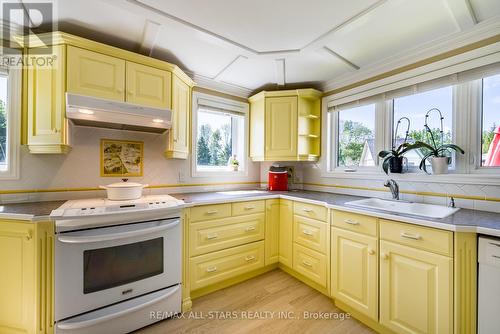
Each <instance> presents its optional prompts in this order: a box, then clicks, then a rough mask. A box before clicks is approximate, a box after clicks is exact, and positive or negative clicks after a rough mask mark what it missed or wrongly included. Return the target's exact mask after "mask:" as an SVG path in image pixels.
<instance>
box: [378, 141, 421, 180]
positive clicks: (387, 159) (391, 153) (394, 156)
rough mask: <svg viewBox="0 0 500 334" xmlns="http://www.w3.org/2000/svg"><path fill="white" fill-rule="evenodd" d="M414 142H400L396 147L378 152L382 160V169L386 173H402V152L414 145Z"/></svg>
mask: <svg viewBox="0 0 500 334" xmlns="http://www.w3.org/2000/svg"><path fill="white" fill-rule="evenodd" d="M413 146H414V144H410V143H402V144H401V145H399V146H398V147H397V148H396V149H394V148H393V149H392V150H384V151H380V152H379V153H378V156H379V157H380V158H382V159H384V161H383V162H382V169H383V170H384V172H385V173H386V174H389V171H391V173H402V172H403V159H404V156H403V155H404V154H405V153H406V152H408V151H410V150H412V149H413V148H414V147H413Z"/></svg>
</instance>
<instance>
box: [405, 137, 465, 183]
mask: <svg viewBox="0 0 500 334" xmlns="http://www.w3.org/2000/svg"><path fill="white" fill-rule="evenodd" d="M431 138H432V140H431V141H432V144H427V143H424V142H421V141H417V142H415V144H413V146H414V147H413V148H414V149H420V150H422V151H423V154H424V156H423V157H422V160H421V161H420V165H419V168H420V169H421V170H423V171H424V172H426V173H427V174H428V173H429V172H427V165H426V161H427V159H429V158H432V157H436V158H450V156H449V155H447V153H450V152H452V151H455V152H459V153H461V154H464V153H465V151H464V150H463V149H462V148H460V146H458V145H455V144H442V145H437V144H436V141H435V140H434V138H433V137H432V135H431Z"/></svg>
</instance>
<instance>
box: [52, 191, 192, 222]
mask: <svg viewBox="0 0 500 334" xmlns="http://www.w3.org/2000/svg"><path fill="white" fill-rule="evenodd" d="M183 204H184V202H183V201H181V200H178V199H176V198H174V197H172V196H169V195H149V196H143V197H141V198H139V199H136V200H128V201H111V200H108V199H106V198H89V199H78V200H69V201H67V202H65V203H64V204H63V205H61V206H60V207H59V208H57V209H56V210H53V211H52V213H51V217H56V218H57V217H62V218H64V217H82V216H94V215H103V214H112V213H121V212H135V211H145V210H155V209H167V208H175V207H180V206H181V205H183Z"/></svg>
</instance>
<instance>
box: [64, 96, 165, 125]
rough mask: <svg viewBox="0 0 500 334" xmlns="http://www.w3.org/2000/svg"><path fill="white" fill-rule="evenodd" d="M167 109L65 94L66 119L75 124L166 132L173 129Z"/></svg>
mask: <svg viewBox="0 0 500 334" xmlns="http://www.w3.org/2000/svg"><path fill="white" fill-rule="evenodd" d="M171 115H172V112H171V111H170V110H168V109H160V108H152V107H143V106H139V105H136V104H132V103H126V102H117V101H111V100H105V99H99V98H95V97H90V96H83V95H76V94H70V93H66V117H67V118H68V119H70V120H71V121H72V122H73V124H75V125H83V126H93V127H101V128H109V129H118V130H133V131H141V132H153V133H163V132H165V131H166V130H168V129H170V128H171V127H172V123H171Z"/></svg>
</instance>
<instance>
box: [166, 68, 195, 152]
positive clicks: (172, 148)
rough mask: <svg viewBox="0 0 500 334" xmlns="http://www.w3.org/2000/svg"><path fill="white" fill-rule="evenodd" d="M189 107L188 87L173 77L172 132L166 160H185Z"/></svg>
mask: <svg viewBox="0 0 500 334" xmlns="http://www.w3.org/2000/svg"><path fill="white" fill-rule="evenodd" d="M190 105H191V89H190V87H189V86H188V85H187V84H186V83H184V82H183V81H182V80H181V79H179V78H178V77H177V76H176V75H174V76H173V79H172V130H171V131H170V139H169V145H168V150H167V152H166V156H167V158H176V159H187V156H188V152H189V128H190V123H189V111H190Z"/></svg>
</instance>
